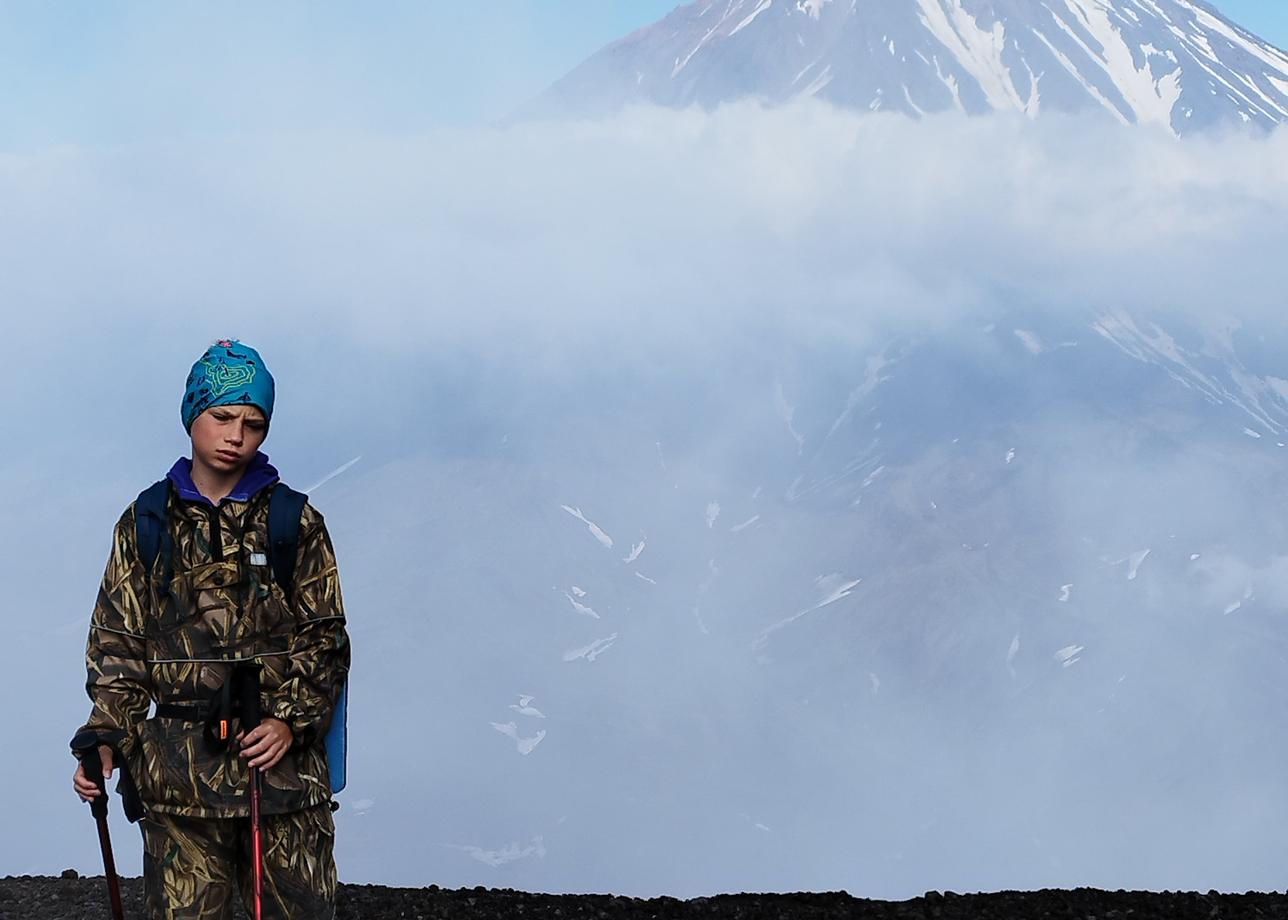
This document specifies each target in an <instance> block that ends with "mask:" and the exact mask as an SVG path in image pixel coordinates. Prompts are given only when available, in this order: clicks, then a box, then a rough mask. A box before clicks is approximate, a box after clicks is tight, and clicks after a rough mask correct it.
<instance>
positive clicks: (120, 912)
mask: <svg viewBox="0 0 1288 920" xmlns="http://www.w3.org/2000/svg"><path fill="white" fill-rule="evenodd" d="M78 737H79V736H78ZM91 741H92V743H90V744H89V745H88V746H83V747H80V748H73V749H74V750H76V753H77V755H78V756H79V757H80V761H81V766H82V767H83V768H84V770H85V777H86V779H88V780H89V781H90V782H91V783H93V784H94V785H95V786H97V787H98V795H96V796H95V797H94V798H92V799H90V803H89V811H90V814H92V815H93V816H94V821H95V823H96V824H97V825H98V847H99V849H100V850H102V851H103V875H104V876H105V877H106V878H107V895H108V897H109V898H110V899H111V901H112V917H113V918H114V920H125V908H124V907H123V906H122V905H121V883H120V881H119V880H118V879H117V877H116V860H115V859H114V858H113V857H112V837H111V834H109V833H108V830H107V784H106V783H104V782H103V760H102V757H101V755H100V753H99V750H98V744H97V739H91Z"/></svg>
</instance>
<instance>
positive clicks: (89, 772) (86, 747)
mask: <svg viewBox="0 0 1288 920" xmlns="http://www.w3.org/2000/svg"><path fill="white" fill-rule="evenodd" d="M98 744H99V742H98V735H96V734H95V733H94V732H81V733H80V734H79V735H77V736H76V737H75V738H73V739H72V753H73V754H75V755H76V756H77V757H78V758H80V762H81V769H83V770H84V771H85V778H86V779H88V780H89V781H90V782H91V783H93V784H94V785H95V786H97V787H98V793H99V794H98V795H96V796H94V798H92V799H90V800H89V810H90V813H91V814H93V815H94V817H95V818H106V817H107V785H106V783H104V781H103V757H102V753H101V752H100V751H99V748H98Z"/></svg>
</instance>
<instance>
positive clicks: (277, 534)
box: [268, 482, 309, 598]
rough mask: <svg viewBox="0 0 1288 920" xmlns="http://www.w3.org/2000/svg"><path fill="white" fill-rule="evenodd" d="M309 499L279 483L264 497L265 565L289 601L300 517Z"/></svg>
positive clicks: (298, 538) (292, 584)
mask: <svg viewBox="0 0 1288 920" xmlns="http://www.w3.org/2000/svg"><path fill="white" fill-rule="evenodd" d="M308 500H309V497H308V496H307V495H305V494H304V493H303V492H296V491H295V490H294V489H292V488H291V487H290V486H288V485H286V484H285V483H283V482H279V483H278V484H277V485H275V486H273V491H272V494H270V495H269V496H268V561H269V563H270V564H271V565H272V567H273V581H275V582H277V586H278V587H279V588H281V589H282V593H283V594H285V595H286V596H287V598H290V597H291V590H292V589H293V588H294V587H295V555H296V553H297V551H298V550H299V548H300V516H301V515H302V514H303V513H304V505H305V504H306V503H307V502H308Z"/></svg>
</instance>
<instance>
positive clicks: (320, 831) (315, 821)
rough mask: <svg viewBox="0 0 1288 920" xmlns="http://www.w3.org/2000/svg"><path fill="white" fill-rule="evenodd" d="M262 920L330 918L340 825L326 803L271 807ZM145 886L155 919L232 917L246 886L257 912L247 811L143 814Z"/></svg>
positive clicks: (247, 903)
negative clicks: (237, 814)
mask: <svg viewBox="0 0 1288 920" xmlns="http://www.w3.org/2000/svg"><path fill="white" fill-rule="evenodd" d="M263 823H264V829H263V832H262V839H263V847H264V896H263V911H264V920H306V918H307V920H330V918H332V917H333V916H334V913H335V887H336V876H335V861H334V860H333V858H332V855H331V847H332V843H333V841H334V838H335V825H334V823H333V822H332V820H331V807H330V805H328V804H322V805H315V806H313V807H312V808H306V809H304V810H303V811H296V812H291V813H290V814H285V815H266V816H265V817H264V819H263ZM142 826H143V887H144V896H145V898H146V902H147V913H148V917H149V918H150V920H231V918H232V917H233V893H234V891H235V890H236V889H237V888H240V889H241V897H242V903H243V904H244V905H245V906H246V914H247V916H253V912H252V908H251V903H252V878H253V877H252V874H251V836H250V820H249V819H247V818H189V817H181V816H179V815H168V814H160V813H156V812H153V813H150V814H149V815H148V816H147V817H146V818H144V819H143V822H142Z"/></svg>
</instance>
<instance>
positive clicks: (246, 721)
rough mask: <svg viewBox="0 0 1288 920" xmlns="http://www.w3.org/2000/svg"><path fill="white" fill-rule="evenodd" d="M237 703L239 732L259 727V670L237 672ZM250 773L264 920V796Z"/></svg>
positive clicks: (257, 905) (256, 775) (255, 867)
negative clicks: (262, 819)
mask: <svg viewBox="0 0 1288 920" xmlns="http://www.w3.org/2000/svg"><path fill="white" fill-rule="evenodd" d="M237 702H238V705H239V706H240V707H241V729H242V731H243V732H247V733H249V732H250V731H251V730H253V729H255V728H258V727H259V721H260V710H259V668H258V667H257V666H250V667H242V668H239V669H238V671H237ZM247 769H249V770H250V851H251V860H252V866H251V878H252V880H253V886H252V887H253V890H254V893H255V901H254V909H255V917H254V920H263V910H264V904H263V902H264V837H263V833H262V829H261V827H260V815H259V807H260V798H261V796H262V795H263V785H262V782H263V781H262V774H261V773H260V771H259V768H258V767H251V766H249V765H248V766H247Z"/></svg>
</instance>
